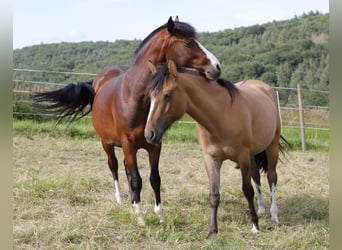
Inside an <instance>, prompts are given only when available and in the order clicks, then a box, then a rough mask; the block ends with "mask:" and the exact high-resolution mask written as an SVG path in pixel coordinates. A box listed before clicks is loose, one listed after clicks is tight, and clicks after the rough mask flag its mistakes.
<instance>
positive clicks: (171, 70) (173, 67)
mask: <svg viewBox="0 0 342 250" xmlns="http://www.w3.org/2000/svg"><path fill="white" fill-rule="evenodd" d="M167 67H168V68H169V73H170V75H171V76H172V77H174V78H176V76H177V66H176V63H175V62H174V61H173V60H169V61H168V63H167Z"/></svg>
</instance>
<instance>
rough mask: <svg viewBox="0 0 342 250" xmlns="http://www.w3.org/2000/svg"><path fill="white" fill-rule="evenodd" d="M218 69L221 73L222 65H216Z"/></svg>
mask: <svg viewBox="0 0 342 250" xmlns="http://www.w3.org/2000/svg"><path fill="white" fill-rule="evenodd" d="M216 69H217V71H218V72H219V73H221V66H220V64H216Z"/></svg>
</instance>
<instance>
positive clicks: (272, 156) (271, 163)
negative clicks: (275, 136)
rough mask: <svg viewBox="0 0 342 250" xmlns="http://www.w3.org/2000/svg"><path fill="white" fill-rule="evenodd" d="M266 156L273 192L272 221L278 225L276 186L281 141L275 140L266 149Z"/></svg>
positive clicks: (269, 181)
mask: <svg viewBox="0 0 342 250" xmlns="http://www.w3.org/2000/svg"><path fill="white" fill-rule="evenodd" d="M266 154H267V160H268V172H267V180H268V184H269V187H270V191H271V208H270V213H271V219H272V220H273V221H275V222H277V223H278V222H279V220H278V206H277V199H276V185H277V179H278V177H277V171H276V167H277V163H278V157H279V140H278V141H277V140H274V142H273V143H272V144H271V145H270V146H269V147H268V148H267V149H266Z"/></svg>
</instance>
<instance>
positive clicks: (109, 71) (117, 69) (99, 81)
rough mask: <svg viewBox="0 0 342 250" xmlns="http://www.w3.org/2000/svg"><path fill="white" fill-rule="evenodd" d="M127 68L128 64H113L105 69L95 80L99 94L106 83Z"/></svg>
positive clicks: (96, 91) (95, 87)
mask: <svg viewBox="0 0 342 250" xmlns="http://www.w3.org/2000/svg"><path fill="white" fill-rule="evenodd" d="M127 70H128V67H127V66H111V67H107V68H105V69H103V70H102V71H101V72H100V73H99V74H97V76H96V77H95V79H94V81H93V88H94V90H95V93H96V94H97V93H98V92H99V91H100V90H101V89H102V87H103V86H104V85H105V84H106V83H108V82H109V81H111V80H113V79H115V78H116V77H118V76H120V75H121V74H123V73H125V72H126V71H127Z"/></svg>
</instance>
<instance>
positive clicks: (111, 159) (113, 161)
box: [101, 140, 122, 204]
mask: <svg viewBox="0 0 342 250" xmlns="http://www.w3.org/2000/svg"><path fill="white" fill-rule="evenodd" d="M101 143H102V147H103V149H104V151H105V152H106V154H107V157H108V167H109V169H110V171H111V172H112V175H113V179H114V188H115V198H116V201H117V203H119V204H121V202H122V201H121V192H120V187H119V177H118V160H117V158H116V156H115V152H114V146H112V145H110V144H107V143H106V142H105V141H103V140H101Z"/></svg>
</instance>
